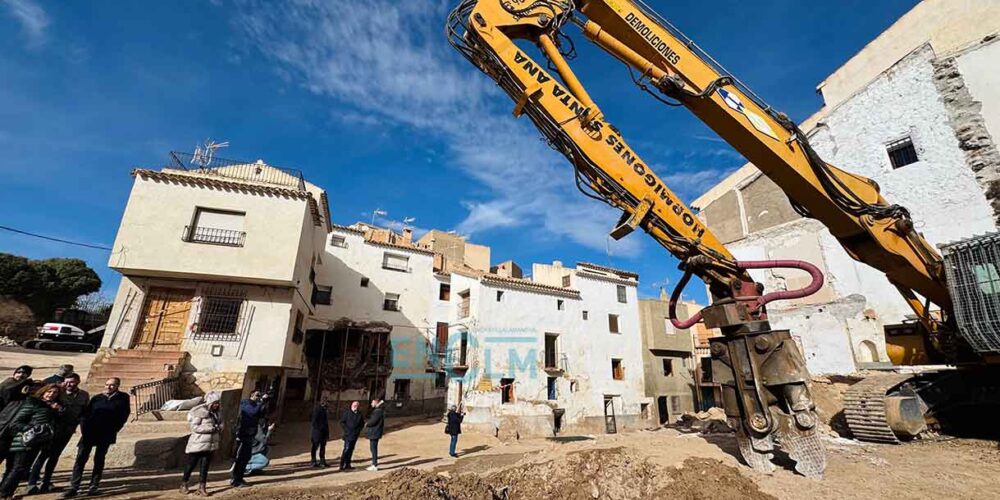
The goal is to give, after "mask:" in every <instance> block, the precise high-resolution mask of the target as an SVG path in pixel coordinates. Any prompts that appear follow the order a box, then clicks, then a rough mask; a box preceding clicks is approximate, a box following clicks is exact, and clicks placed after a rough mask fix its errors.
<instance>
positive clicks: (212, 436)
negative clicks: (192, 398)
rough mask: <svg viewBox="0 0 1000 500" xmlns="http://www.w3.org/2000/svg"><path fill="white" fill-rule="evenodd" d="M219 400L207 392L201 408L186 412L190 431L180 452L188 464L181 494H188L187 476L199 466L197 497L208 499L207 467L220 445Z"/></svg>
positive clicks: (213, 393)
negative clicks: (185, 457) (184, 454)
mask: <svg viewBox="0 0 1000 500" xmlns="http://www.w3.org/2000/svg"><path fill="white" fill-rule="evenodd" d="M219 400H220V395H219V393H218V392H214V391H213V392H210V393H208V394H206V395H205V402H204V403H203V404H200V405H198V406H195V407H194V408H191V411H189V412H188V416H187V420H188V425H189V426H190V427H191V436H190V437H188V442H187V446H186V447H185V448H184V453H187V456H188V463H187V465H186V466H185V467H184V475H183V476H182V477H181V493H184V494H186V493H188V492H189V489H188V486H189V482H190V481H191V473H192V472H194V469H195V467H198V466H199V464H200V465H201V468H200V470H199V474H200V476H199V477H198V480H199V482H198V491H197V493H198V495H200V496H205V497H207V496H208V489H207V483H208V467H209V465H211V463H212V454H213V453H215V450H218V449H219V445H220V444H221V443H222V415H220V414H219V409H220V408H221V406H222V405H221V404H220V402H219Z"/></svg>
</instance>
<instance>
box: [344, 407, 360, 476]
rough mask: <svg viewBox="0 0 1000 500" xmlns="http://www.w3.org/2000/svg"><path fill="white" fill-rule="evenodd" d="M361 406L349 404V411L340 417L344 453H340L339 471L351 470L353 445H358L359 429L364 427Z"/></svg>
mask: <svg viewBox="0 0 1000 500" xmlns="http://www.w3.org/2000/svg"><path fill="white" fill-rule="evenodd" d="M360 408H361V404H360V403H358V402H357V401H352V402H351V409H350V410H344V414H343V415H342V416H341V417H340V428H341V429H342V430H343V431H344V451H343V452H341V453H340V470H351V469H353V468H354V467H351V457H352V456H353V455H354V445H355V444H357V443H358V436H360V435H361V428H362V427H364V417H362V416H361V410H360Z"/></svg>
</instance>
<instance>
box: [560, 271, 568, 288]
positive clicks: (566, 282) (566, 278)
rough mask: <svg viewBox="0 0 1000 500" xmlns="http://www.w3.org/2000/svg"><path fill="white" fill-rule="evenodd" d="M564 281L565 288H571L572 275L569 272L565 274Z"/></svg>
mask: <svg viewBox="0 0 1000 500" xmlns="http://www.w3.org/2000/svg"><path fill="white" fill-rule="evenodd" d="M562 281H563V288H569V285H570V277H569V275H568V274H567V275H566V276H563V278H562Z"/></svg>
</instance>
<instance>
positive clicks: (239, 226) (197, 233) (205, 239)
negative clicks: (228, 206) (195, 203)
mask: <svg viewBox="0 0 1000 500" xmlns="http://www.w3.org/2000/svg"><path fill="white" fill-rule="evenodd" d="M245 217H246V213H244V212H233V211H229V210H216V209H211V208H201V207H198V208H196V209H195V214H194V220H193V221H192V224H191V225H190V226H186V227H185V228H184V236H183V238H182V239H183V240H184V241H186V242H189V243H209V244H213V245H223V246H231V247H241V246H243V243H244V242H245V241H246V235H247V233H246V232H245V231H244V230H243V219H244V218H245Z"/></svg>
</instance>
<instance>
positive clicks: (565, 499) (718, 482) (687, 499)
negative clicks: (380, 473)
mask: <svg viewBox="0 0 1000 500" xmlns="http://www.w3.org/2000/svg"><path fill="white" fill-rule="evenodd" d="M325 497H326V498H334V499H338V500H389V499H407V500H521V499H539V498H543V499H546V500H600V499H615V500H618V499H622V500H629V499H646V498H653V499H677V500H709V499H712V500H715V499H719V498H743V499H749V500H765V499H774V497H772V496H771V495H767V494H765V493H762V492H761V491H760V489H759V488H758V487H757V485H756V484H755V483H754V482H753V481H751V480H750V479H749V478H747V477H745V476H743V475H741V474H740V473H739V471H738V470H736V469H735V468H734V467H731V466H727V465H724V464H723V463H722V462H720V461H718V460H713V459H704V458H689V459H687V460H686V461H685V462H684V464H683V466H682V467H679V468H663V467H659V466H657V465H655V464H652V463H650V462H649V461H647V460H644V459H639V458H637V457H636V456H635V455H634V454H633V453H631V452H629V451H628V450H626V449H624V448H612V449H602V450H588V451H582V452H576V453H571V454H569V455H567V456H566V458H565V459H563V460H558V461H548V462H541V463H530V464H523V465H518V466H514V467H511V468H508V469H504V470H502V471H499V472H496V473H494V474H490V475H487V476H479V475H476V474H458V475H454V476H451V475H446V474H436V473H433V472H424V471H418V470H414V469H400V470H398V471H394V472H392V473H391V474H388V475H386V476H385V477H382V478H380V479H375V480H372V481H367V482H364V483H358V484H354V485H351V486H348V487H345V488H342V489H339V490H335V491H333V492H332V493H330V494H327V495H325Z"/></svg>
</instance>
